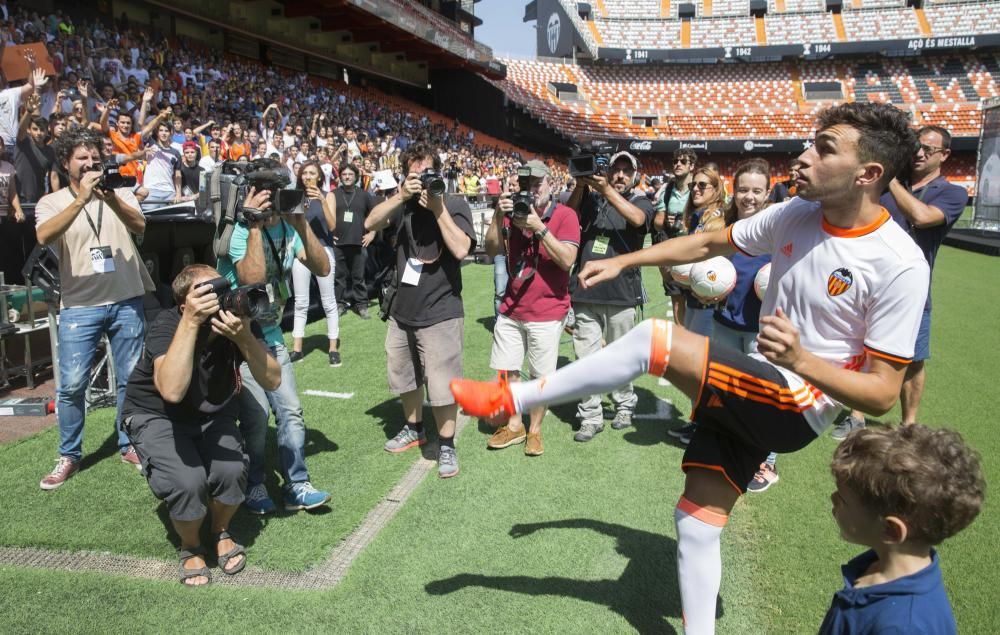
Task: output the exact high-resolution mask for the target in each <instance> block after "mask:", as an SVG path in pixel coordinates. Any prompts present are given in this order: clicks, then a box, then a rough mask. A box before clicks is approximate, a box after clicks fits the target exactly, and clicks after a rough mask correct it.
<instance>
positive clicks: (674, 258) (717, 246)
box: [580, 230, 736, 289]
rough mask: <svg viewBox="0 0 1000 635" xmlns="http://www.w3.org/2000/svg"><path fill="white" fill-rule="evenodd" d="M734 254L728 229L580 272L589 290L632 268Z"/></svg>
mask: <svg viewBox="0 0 1000 635" xmlns="http://www.w3.org/2000/svg"><path fill="white" fill-rule="evenodd" d="M734 251H736V248H735V247H733V245H732V244H731V243H730V242H729V232H728V231H726V230H720V231H715V232H705V233H701V234H690V235H687V236H680V237H678V238H671V239H670V240H665V241H663V242H662V243H658V244H656V245H652V246H651V247H646V248H645V249H640V250H639V251H633V252H631V253H628V254H622V255H621V256H615V257H614V258H608V259H605V260H592V261H590V262H588V263H587V264H586V265H584V267H583V269H582V270H581V271H580V284H582V285H583V287H584V288H585V289H587V288H590V287H592V286H594V285H597V284H600V283H602V282H605V281H607V280H612V279H614V278H617V277H618V275H619V274H620V273H621V272H622V270H624V269H628V268H629V267H650V266H664V265H684V264H689V263H692V262H699V261H702V260H707V259H709V258H713V257H715V256H726V255H728V254H731V253H733V252H734Z"/></svg>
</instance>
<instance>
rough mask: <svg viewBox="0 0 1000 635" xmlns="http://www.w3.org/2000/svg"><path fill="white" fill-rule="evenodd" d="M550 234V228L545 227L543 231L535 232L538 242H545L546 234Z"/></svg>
mask: <svg viewBox="0 0 1000 635" xmlns="http://www.w3.org/2000/svg"><path fill="white" fill-rule="evenodd" d="M548 233H549V228H548V227H543V228H542V231H540V232H535V238H537V239H538V240H544V239H545V236H546V234H548Z"/></svg>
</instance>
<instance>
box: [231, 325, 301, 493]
mask: <svg viewBox="0 0 1000 635" xmlns="http://www.w3.org/2000/svg"><path fill="white" fill-rule="evenodd" d="M271 352H272V353H273V354H274V356H275V358H277V360H278V363H279V364H281V385H280V386H278V388H277V389H275V390H271V391H267V390H264V389H263V388H261V385H260V384H258V383H257V380H255V379H254V378H253V375H252V374H250V367H249V366H248V365H247V363H246V362H243V365H242V366H240V375H242V376H243V390H242V391H240V433H241V434H242V435H243V440H244V442H245V443H246V450H247V454H248V455H249V457H250V468H249V473H248V474H247V488H248V489H249V488H252V487H254V486H256V485H260V484H261V483H263V482H264V462H265V460H266V458H267V454H266V450H267V420H268V418H269V417H270V416H271V410H272V409H273V410H274V418H275V422H276V424H275V425H277V427H278V456H279V457H280V460H281V477H282V478H283V479H284V480H285V487H289V486H290V485H292V484H293V483H301V482H302V481H308V480H309V472H308V471H307V470H306V453H305V448H306V423H305V420H304V419H303V417H302V404H301V403H300V402H299V393H298V390H296V388H295V372H294V371H293V370H292V362H291V360H290V359H289V358H288V349H286V348H285V345H284V344H278V345H277V346H272V347H271Z"/></svg>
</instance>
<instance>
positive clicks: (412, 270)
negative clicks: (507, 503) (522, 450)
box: [365, 143, 476, 478]
mask: <svg viewBox="0 0 1000 635" xmlns="http://www.w3.org/2000/svg"><path fill="white" fill-rule="evenodd" d="M402 164H403V165H404V166H406V172H407V177H406V180H404V181H403V183H402V184H401V185H400V188H399V194H397V195H395V196H393V197H391V198H388V199H386V200H385V201H384V202H382V203H379V204H378V205H376V206H375V209H373V210H372V212H371V214H369V215H368V218H366V219H365V231H377V230H380V229H383V228H384V227H386V226H387V225H388V224H389V222H390V221H391V222H392V223H393V225H394V226H395V227H396V228H397V230H396V232H397V233H396V255H395V260H396V272H395V281H396V287H397V290H396V291H395V293H394V295H393V296H392V297H393V299H392V300H384V301H383V306H382V309H381V311H380V312H381V313H382V314H383V319H388V321H389V331H388V333H387V334H386V337H385V352H386V363H387V365H388V375H389V390H390V391H392V392H394V393H396V394H398V395H399V396H400V399H401V401H402V402H403V414H404V416H405V417H406V425H404V426H403V429H402V430H400V432H399V434H397V435H396V436H395V437H393V438H392V439H389V440H388V441H387V442H386V443H385V450H386V451H387V452H393V453H397V452H405V451H406V450H409V449H410V448H415V447H418V446H421V445H424V444H425V443H427V437H426V436H425V434H424V426H423V421H422V419H421V416H422V412H423V409H422V403H423V397H424V391H423V388H424V386H425V385H426V386H427V397H428V401H430V404H431V410H432V411H433V412H434V419H435V421H436V422H437V429H438V438H439V441H440V452H439V454H438V476H440V477H441V478H449V477H452V476H455V475H456V474H458V456H457V455H456V454H455V420H456V417H457V416H458V406H457V405H456V404H455V398H454V397H453V396H452V394H451V389H450V388H449V383H450V382H451V380H452V379H455V378H457V377H461V376H462V350H463V336H464V333H465V328H464V327H465V310H464V307H463V306H462V271H461V266H462V260H463V259H464V258H465V257H466V256H467V255H468V254H469V252H470V251H472V249H473V247H474V246H475V244H476V239H475V235H476V234H475V230H473V228H472V212H471V211H470V210H469V204H468V203H467V202H466V201H465V198H464V197H463V196H459V195H450V196H448V197H447V198H446V197H445V182H444V179H443V178H442V176H441V173H440V172H441V158H440V156H439V155H438V154H437V152H435V151H434V150H433V149H432V148H430V146H427V145H425V144H423V143H414V144H413V145H411V146H410V147H409V148H408V149H407V151H406V153H405V154H404V155H403V157H402ZM387 305H388V306H387Z"/></svg>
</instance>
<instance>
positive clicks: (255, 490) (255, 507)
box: [243, 483, 277, 516]
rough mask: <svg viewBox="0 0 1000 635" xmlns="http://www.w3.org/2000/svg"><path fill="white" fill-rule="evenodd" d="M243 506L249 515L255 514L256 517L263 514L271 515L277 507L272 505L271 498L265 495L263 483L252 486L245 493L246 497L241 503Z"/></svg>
mask: <svg viewBox="0 0 1000 635" xmlns="http://www.w3.org/2000/svg"><path fill="white" fill-rule="evenodd" d="M243 505H244V506H245V507H246V508H247V509H248V510H249V511H250V513H251V514H257V515H258V516H263V515H264V514H270V513H273V512H274V510H275V509H277V507H276V506H275V505H274V501H273V500H271V497H270V496H268V495H267V488H266V487H264V484H263V483H260V484H258V485H254V486H253V487H251V488H250V491H248V492H247V497H246V499H245V500H244V501H243Z"/></svg>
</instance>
